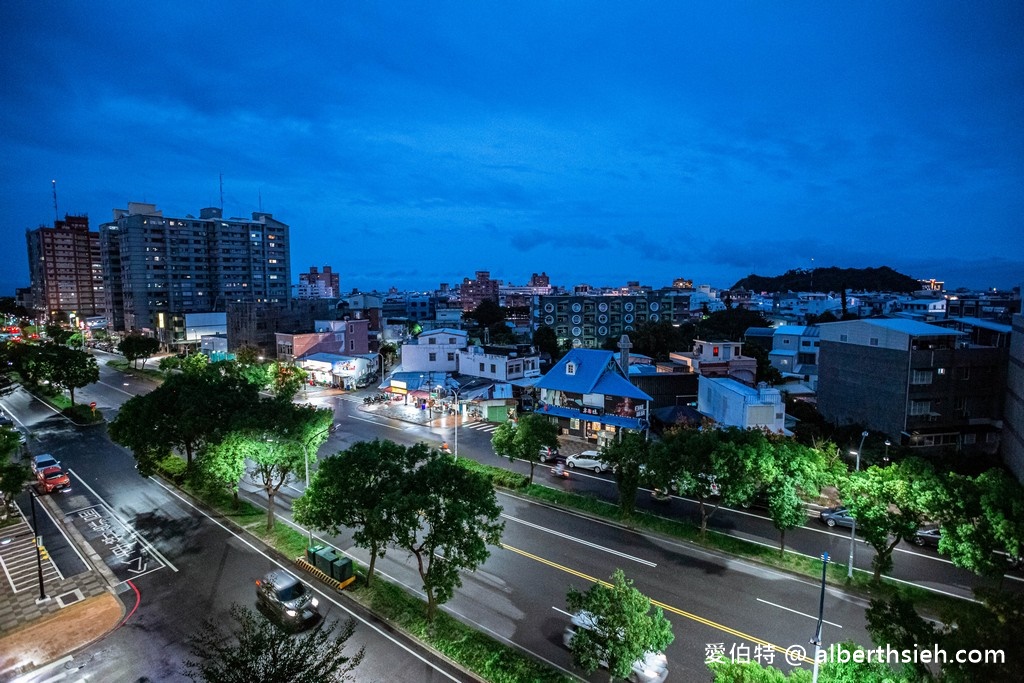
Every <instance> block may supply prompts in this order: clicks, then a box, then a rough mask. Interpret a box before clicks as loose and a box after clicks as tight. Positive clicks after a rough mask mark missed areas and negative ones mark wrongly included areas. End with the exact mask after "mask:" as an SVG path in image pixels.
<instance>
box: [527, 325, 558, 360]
mask: <svg viewBox="0 0 1024 683" xmlns="http://www.w3.org/2000/svg"><path fill="white" fill-rule="evenodd" d="M532 343H533V345H534V346H536V347H537V351H539V352H540V353H547V354H548V355H550V356H551V360H552V361H557V360H558V358H559V356H560V353H561V349H560V348H559V347H558V336H557V335H556V334H555V331H554V329H552V328H550V327H548V326H547V325H541V326H540V327H538V328H537V329H536V330H534V332H533V339H532Z"/></svg>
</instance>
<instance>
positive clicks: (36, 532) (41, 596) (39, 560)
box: [28, 486, 50, 605]
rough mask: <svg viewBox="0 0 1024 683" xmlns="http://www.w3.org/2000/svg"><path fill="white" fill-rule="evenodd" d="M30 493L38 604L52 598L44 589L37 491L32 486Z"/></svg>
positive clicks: (29, 489)
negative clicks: (37, 517) (37, 572)
mask: <svg viewBox="0 0 1024 683" xmlns="http://www.w3.org/2000/svg"><path fill="white" fill-rule="evenodd" d="M28 494H29V496H31V498H32V535H33V536H35V542H36V567H37V568H38V570H39V597H38V598H37V599H36V604H37V605H38V604H40V603H43V602H46V601H47V600H49V599H50V598H48V597H47V596H46V591H44V590H43V551H42V548H41V547H40V546H41V545H42V540H43V539H42V537H41V536H40V535H39V526H38V525H37V524H36V497H37V496H36V492H35V491H34V490H33V488H32V487H31V486H29V488H28Z"/></svg>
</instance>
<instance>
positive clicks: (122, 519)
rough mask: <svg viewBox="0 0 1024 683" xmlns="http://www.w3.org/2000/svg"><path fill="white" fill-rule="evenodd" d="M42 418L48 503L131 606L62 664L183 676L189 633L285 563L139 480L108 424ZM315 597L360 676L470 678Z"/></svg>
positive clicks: (71, 556)
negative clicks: (348, 629)
mask: <svg viewBox="0 0 1024 683" xmlns="http://www.w3.org/2000/svg"><path fill="white" fill-rule="evenodd" d="M95 386H96V385H94V387H95ZM94 387H90V388H89V390H87V391H85V392H82V393H84V394H86V400H97V403H99V400H98V399H101V398H102V395H105V394H104V392H113V394H111V395H113V396H114V397H115V399H114V400H115V401H116V396H117V394H118V392H120V390H119V389H118V388H117V386H116V385H111V386H106V387H105V388H103V389H99V390H94ZM111 387H112V388H111ZM5 403H7V402H6V401H5ZM27 403H31V401H29V402H27ZM11 407H12V410H13V412H15V413H18V410H17V408H16V407H14V406H11ZM40 415H43V416H44V419H42V420H39V421H37V422H35V423H33V429H32V431H33V434H34V437H33V440H32V442H31V444H30V447H31V450H32V453H33V454H36V453H40V452H49V453H53V454H54V455H55V456H56V457H57V458H58V459H59V460H61V461H62V463H63V465H64V466H65V468H66V469H68V471H69V472H70V474H71V478H72V491H71V492H70V493H67V494H60V495H57V496H54V500H55V501H56V502H57V503H58V505H59V506H60V508H61V510H62V511H63V512H64V514H65V521H66V522H67V523H69V524H71V525H73V526H75V527H76V528H77V529H78V530H79V531H80V532H81V533H82V534H83V536H84V537H85V538H86V539H87V540H88V541H89V543H90V545H91V546H92V547H93V549H94V550H96V551H97V552H98V553H99V554H100V555H101V557H102V558H103V559H104V563H105V564H106V566H107V567H108V568H109V570H110V571H111V572H112V573H113V574H114V576H115V577H116V580H118V581H119V584H118V587H119V590H120V591H121V593H120V597H121V599H122V600H123V601H124V602H125V604H126V606H127V608H128V610H129V612H130V613H131V614H130V617H129V618H128V620H127V622H126V624H125V625H124V626H123V627H122V628H119V629H118V630H116V631H114V632H113V633H112V634H110V635H109V636H107V637H106V638H104V639H103V640H101V641H100V642H99V643H97V644H95V645H93V646H91V647H88V648H86V650H85V651H83V652H81V653H78V654H77V655H76V657H75V660H74V662H73V664H71V665H69V667H70V668H75V667H80V668H79V669H78V674H77V675H78V676H80V677H81V678H80V679H81V680H96V681H100V680H103V681H107V680H137V681H141V680H160V681H174V680H187V679H186V678H185V677H184V676H183V674H182V669H181V667H182V663H183V661H184V660H185V659H186V658H187V656H188V638H189V636H190V635H191V634H193V633H195V632H196V631H197V630H198V629H199V627H200V625H201V624H202V623H203V622H204V620H206V619H210V620H212V621H213V622H215V623H221V624H228V623H229V621H230V620H229V618H228V612H229V609H230V607H231V606H232V605H233V604H236V603H237V604H241V605H248V606H250V607H254V606H255V592H254V582H255V580H256V579H257V578H259V577H260V576H262V575H263V574H264V573H265V572H267V571H269V570H270V569H271V568H274V567H278V566H282V563H281V562H280V561H278V560H277V559H275V558H274V557H273V556H271V555H269V554H267V553H266V552H264V551H263V550H262V549H261V548H260V547H257V546H256V545H254V544H252V543H251V542H249V541H248V540H246V539H245V538H243V537H240V536H238V535H237V534H235V533H234V532H232V531H231V530H229V529H227V528H226V527H224V526H223V525H221V524H220V523H218V522H216V521H215V520H212V519H211V518H209V517H207V516H206V515H205V514H204V513H203V512H202V511H200V510H198V509H197V508H195V507H193V506H192V505H191V504H189V503H188V501H186V500H185V499H184V498H182V497H181V496H179V495H177V494H176V493H175V492H174V491H171V490H169V489H167V488H166V487H165V486H163V485H162V484H161V483H159V482H158V481H156V480H154V479H144V478H142V477H140V476H139V475H138V472H137V471H136V470H135V467H134V459H133V458H132V457H131V455H130V454H129V453H127V452H126V451H124V449H122V448H120V447H118V446H116V445H114V444H112V443H111V442H110V441H109V439H108V438H107V436H106V429H105V427H103V426H99V427H88V428H82V429H79V428H75V427H73V426H70V425H69V424H68V423H67V422H66V421H64V420H63V419H62V418H59V417H54V416H52V414H51V415H50V416H45V413H43V412H40ZM25 417H26V418H27V417H28V413H26V415H25ZM41 521H42V520H41ZM42 533H44V535H45V537H46V538H47V541H46V542H47V547H48V549H50V550H51V554H52V555H53V556H54V559H55V561H57V562H58V565H59V566H61V568H62V570H63V571H65V572H67V574H66V575H71V574H73V573H74V572H75V571H82V570H83V568H82V566H81V564H80V563H78V562H76V560H75V557H76V555H75V553H74V551H73V549H71V548H69V547H68V543H67V541H66V540H62V539H61V537H60V536H58V535H57V534H55V533H51V532H48V531H46V530H43V531H42ZM321 597H322V601H321V605H322V606H323V612H324V613H325V616H326V618H327V619H330V620H335V619H348V618H350V617H352V618H355V619H356V620H357V627H356V631H355V634H354V635H353V636H352V638H351V640H350V641H349V651H350V652H355V651H356V650H357V649H358V648H359V647H362V646H365V648H366V657H365V659H364V660H363V663H362V664H361V665H360V667H359V669H358V674H359V680H368V681H395V680H409V681H413V680H415V681H465V680H474V679H473V678H472V677H470V676H467V675H465V674H463V673H462V672H460V671H458V670H457V669H455V668H454V667H451V666H450V665H449V664H447V663H446V662H443V661H440V660H438V658H436V657H434V656H433V655H432V654H430V653H427V652H426V651H425V650H423V648H422V647H420V646H419V645H418V644H417V643H415V642H410V641H409V640H408V639H406V638H404V637H403V636H401V635H396V634H394V633H391V632H390V629H389V628H388V627H387V626H385V625H383V624H382V623H380V622H379V621H378V620H377V619H376V618H375V617H373V615H371V614H368V613H366V612H365V611H364V610H362V609H361V608H359V607H358V606H355V605H354V604H353V603H351V601H348V600H344V599H342V598H339V597H338V596H337V594H336V593H333V592H322V593H321Z"/></svg>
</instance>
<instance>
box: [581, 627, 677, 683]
mask: <svg viewBox="0 0 1024 683" xmlns="http://www.w3.org/2000/svg"><path fill="white" fill-rule="evenodd" d="M596 623H597V619H596V618H595V617H594V615H593V614H591V613H590V612H577V613H576V614H574V615H573V616H572V621H571V622H570V623H569V625H568V626H566V627H565V632H563V633H562V643H563V644H564V645H565V646H566V647H568V648H571V647H572V639H573V638H575V637H576V632H577V631H578V630H581V629H587V630H590V629H593V628H594V626H595V625H596ZM601 666H603V667H605V668H607V667H608V662H606V661H603V660H602V661H601ZM667 677H668V658H666V657H665V654H664V653H662V652H647V653H645V654H644V656H643V659H638V660H636V661H635V662H633V670H632V671H630V672H629V678H627V679H626V680H629V681H633V682H634V683H662V682H663V681H664V680H665V679H666V678H667Z"/></svg>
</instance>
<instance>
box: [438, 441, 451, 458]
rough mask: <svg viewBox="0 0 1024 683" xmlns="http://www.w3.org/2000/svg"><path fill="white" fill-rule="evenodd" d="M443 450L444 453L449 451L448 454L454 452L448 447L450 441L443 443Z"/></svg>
mask: <svg viewBox="0 0 1024 683" xmlns="http://www.w3.org/2000/svg"><path fill="white" fill-rule="evenodd" d="M441 452H442V453H447V454H448V455H451V454H452V449H451V448H449V447H448V442H447V441H445V442H444V443H443V444H441Z"/></svg>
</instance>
